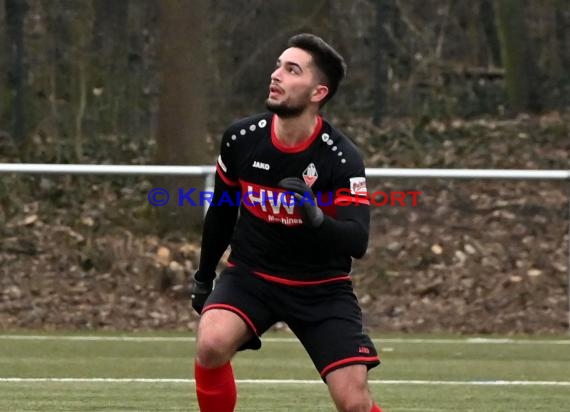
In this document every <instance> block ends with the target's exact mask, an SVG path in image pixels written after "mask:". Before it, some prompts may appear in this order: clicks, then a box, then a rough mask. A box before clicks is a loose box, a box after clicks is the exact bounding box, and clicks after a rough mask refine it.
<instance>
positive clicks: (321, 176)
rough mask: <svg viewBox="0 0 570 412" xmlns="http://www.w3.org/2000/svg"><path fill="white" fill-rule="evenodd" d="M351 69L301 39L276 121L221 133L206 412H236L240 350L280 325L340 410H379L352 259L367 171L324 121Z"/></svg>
mask: <svg viewBox="0 0 570 412" xmlns="http://www.w3.org/2000/svg"><path fill="white" fill-rule="evenodd" d="M345 69H346V66H345V62H344V59H343V58H342V56H341V55H340V54H339V53H338V52H337V51H335V50H334V49H333V48H332V47H331V46H330V45H328V44H327V43H326V42H325V41H323V40H322V39H321V38H319V37H317V36H314V35H312V34H298V35H296V36H293V37H292V38H291V39H289V42H288V48H287V49H286V50H284V51H283V53H282V54H281V55H280V56H279V58H278V59H277V64H276V67H275V70H274V71H273V73H272V74H271V82H270V84H269V91H268V92H269V96H268V98H267V101H266V106H267V109H268V110H269V112H267V113H263V114H258V115H254V116H252V117H248V118H246V119H242V120H239V121H237V122H236V123H234V124H233V125H231V126H230V127H229V128H228V129H227V130H226V131H225V133H224V134H223V137H222V142H221V151H220V155H219V157H218V160H217V166H216V168H217V173H216V182H215V189H214V195H213V200H212V206H211V207H210V208H209V209H208V212H207V215H206V218H205V222H204V229H203V237H202V251H201V256H200V265H199V268H198V271H197V272H196V274H195V276H194V286H193V289H192V306H193V308H194V309H195V310H196V311H197V312H198V313H201V318H200V322H199V325H198V334H197V341H196V359H195V371H194V373H195V378H196V392H197V397H198V403H199V406H200V411H202V412H230V411H233V410H234V408H235V405H236V398H237V396H236V384H235V380H234V375H233V371H232V367H231V364H230V361H231V359H232V357H233V356H234V355H235V354H236V352H237V351H240V350H244V349H259V348H260V347H261V340H260V337H261V335H262V334H263V333H264V332H265V331H267V330H268V329H269V328H270V327H271V326H272V325H273V324H275V323H276V322H278V321H282V322H285V323H286V324H287V325H288V326H289V328H290V329H291V330H292V331H293V332H294V333H295V335H296V336H297V337H298V339H299V340H300V342H301V343H302V344H303V346H304V348H305V349H306V351H307V353H308V354H309V356H310V357H311V359H312V361H313V363H314V365H315V367H316V369H317V370H318V372H319V373H320V375H321V377H322V379H323V381H324V382H325V383H326V384H327V386H328V389H329V392H330V395H331V397H332V399H333V401H334V403H335V405H336V407H337V409H338V410H339V411H343V412H378V411H380V408H379V407H378V406H377V405H376V404H375V403H374V402H373V400H372V397H371V394H370V392H369V389H368V383H367V376H368V370H369V369H371V368H373V367H375V366H377V365H378V364H379V363H380V361H379V359H378V355H377V352H376V349H375V347H374V345H373V343H372V341H371V340H370V338H369V337H368V336H367V335H366V334H365V333H364V332H363V326H362V313H361V310H360V307H359V305H358V301H357V299H356V297H355V295H354V292H353V287H352V282H351V278H350V276H349V273H350V269H351V262H352V258H360V257H362V256H363V255H364V253H365V252H366V248H367V245H368V232H369V225H370V210H369V202H368V199H367V198H366V197H365V196H363V195H365V194H366V181H365V170H364V163H363V160H362V157H361V155H360V154H359V152H358V150H357V148H356V147H355V146H354V145H353V144H352V142H351V141H350V140H349V139H348V138H347V137H345V136H344V135H343V134H342V133H341V132H340V131H339V130H337V129H336V128H334V127H333V126H332V125H331V124H330V123H329V122H328V121H326V120H325V119H323V118H322V117H321V116H320V115H319V110H320V108H321V107H322V106H323V105H324V104H325V103H326V102H327V101H329V100H330V99H331V98H332V97H333V96H334V94H335V92H336V90H337V88H338V85H339V83H340V81H341V80H342V78H343V77H344V75H345ZM236 194H238V198H241V205H236V204H235V203H236V202H235V201H234V199H236ZM238 210H239V218H238ZM230 243H231V254H230V256H229V259H228V266H227V268H226V269H224V270H223V271H222V273H221V274H220V276H219V278H218V279H217V280H216V285H215V288H214V287H213V281H214V279H215V277H216V272H215V270H216V266H217V264H218V262H219V260H220V258H221V256H222V255H223V253H224V251H225V250H226V248H227V246H228V245H229V244H230Z"/></svg>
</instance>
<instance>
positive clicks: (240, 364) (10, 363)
mask: <svg viewBox="0 0 570 412" xmlns="http://www.w3.org/2000/svg"><path fill="white" fill-rule="evenodd" d="M101 336H109V334H104V335H103V334H102V335H101ZM130 336H142V335H130ZM144 336H151V335H150V334H145V335H144ZM161 336H165V335H164V334H161ZM168 336H181V335H180V334H170V335H168ZM273 336H277V335H268V337H273ZM278 336H280V337H283V336H288V335H278ZM391 337H393V336H391ZM415 337H416V336H414V337H413V338H415ZM404 338H405V337H404ZM409 338H412V337H409ZM430 338H439V336H431V337H430ZM376 343H377V347H378V348H379V349H380V350H381V354H382V359H383V365H382V366H381V367H380V368H376V369H374V370H373V371H372V372H371V373H370V379H373V380H381V381H385V380H424V381H462V382H463V381H493V380H507V381H513V380H516V381H563V382H570V345H568V344H566V345H556V344H547V343H536V344H535V343H524V344H515V343H506V344H493V343H480V344H469V343H461V342H460V343H458V342H454V343H435V342H425V343H418V342H409V341H408V342H406V341H404V342H391V341H386V342H384V341H382V340H380V341H376ZM193 352H194V343H193V342H182V341H162V342H149V341H144V342H130V341H125V342H108V341H64V340H45V341H37V340H11V339H2V338H1V336H0V378H16V377H20V378H47V377H52V378H156V379H166V378H179V379H190V378H192V369H193V363H192V355H193ZM234 369H235V372H236V377H237V378H238V379H310V380H316V381H318V379H319V376H318V374H317V373H316V371H315V370H314V369H313V367H312V364H311V361H310V359H309V358H308V357H307V355H306V354H305V353H304V351H303V349H302V347H301V346H300V345H299V344H298V343H291V342H266V343H264V346H263V348H262V349H261V350H260V351H257V352H253V351H248V352H244V353H240V354H239V355H238V356H237V357H236V359H235V361H234ZM238 387H239V402H238V409H237V410H238V411H283V412H285V411H287V412H291V410H294V411H295V412H303V411H307V412H309V411H334V408H333V407H332V403H331V401H330V400H329V397H328V392H327V389H326V386H325V385H324V384H321V383H317V384H306V383H294V384H271V383H240V384H239V385H238ZM371 390H372V392H373V394H374V395H375V398H376V399H377V400H378V401H379V403H380V404H381V405H382V407H383V409H384V410H385V412H390V411H478V412H480V411H486V412H487V411H501V412H502V411H504V412H511V411H512V412H514V411H517V412H518V411H549V412H558V411H560V412H562V411H564V412H566V411H567V410H569V409H568V408H569V407H568V405H570V386H547V385H545V386H524V387H521V386H474V385H467V384H466V385H439V384H438V385H433V384H432V385H429V384H412V383H406V382H402V383H397V384H393V383H392V384H389V383H383V382H380V383H374V384H372V385H371ZM103 410H104V411H183V410H184V411H197V407H196V400H195V395H194V385H193V384H192V383H188V382H183V383H164V382H149V383H134V382H118V383H117V382H96V383H93V382H73V381H71V382H5V381H1V380H0V411H2V412H3V411H103Z"/></svg>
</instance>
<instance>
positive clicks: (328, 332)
mask: <svg viewBox="0 0 570 412" xmlns="http://www.w3.org/2000/svg"><path fill="white" fill-rule="evenodd" d="M210 309H225V310H229V311H232V312H234V313H236V314H237V315H238V316H240V317H241V318H242V319H243V320H244V322H245V323H246V324H247V325H248V326H249V328H250V329H251V330H252V331H253V332H254V337H253V338H252V339H251V340H250V341H249V342H247V343H246V344H245V345H243V346H242V347H241V348H240V350H244V349H259V348H260V347H261V340H260V339H259V337H261V335H262V334H263V333H264V332H266V331H267V330H268V329H269V328H270V327H271V326H272V325H273V324H275V323H276V322H280V321H281V322H285V323H286V324H287V325H288V326H289V328H290V329H291V330H292V331H293V333H295V335H296V336H297V338H298V339H299V341H300V342H301V344H302V345H303V346H304V347H305V349H306V351H307V353H308V354H309V356H310V357H311V359H312V361H313V363H314V364H315V367H316V368H317V370H318V371H319V373H320V375H321V377H322V378H323V380H324V379H325V377H326V375H327V374H328V373H329V372H332V371H333V370H335V369H338V368H341V367H343V366H347V365H353V364H363V365H366V366H367V367H368V369H371V368H373V367H375V366H378V365H379V364H380V360H379V358H378V354H377V352H376V348H375V347H374V344H373V343H372V341H371V340H370V337H369V336H368V335H367V334H366V333H365V332H364V330H363V326H362V312H361V310H360V307H359V306H358V301H357V299H356V296H355V295H354V292H353V289H352V282H351V281H350V280H341V281H336V282H331V283H325V284H319V285H311V286H289V285H283V284H280V283H276V282H272V281H268V280H266V279H263V278H261V277H259V276H258V275H256V274H254V273H252V272H250V271H248V270H246V269H244V268H240V267H238V266H234V267H229V268H226V269H225V270H224V271H223V272H222V273H221V274H220V277H219V278H218V280H217V281H216V286H215V288H214V291H213V292H212V294H211V295H210V297H209V298H208V300H207V301H206V305H205V307H204V311H203V312H205V311H207V310H210Z"/></svg>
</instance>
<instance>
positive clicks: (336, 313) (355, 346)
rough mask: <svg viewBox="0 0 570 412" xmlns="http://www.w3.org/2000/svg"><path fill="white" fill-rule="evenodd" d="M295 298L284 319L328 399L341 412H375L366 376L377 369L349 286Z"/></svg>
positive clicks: (333, 286)
mask: <svg viewBox="0 0 570 412" xmlns="http://www.w3.org/2000/svg"><path fill="white" fill-rule="evenodd" d="M303 289H305V290H299V291H295V292H292V293H294V295H295V298H294V299H290V300H291V301H294V302H295V303H294V306H295V307H293V308H289V312H290V313H293V314H294V315H292V316H290V317H289V318H288V319H286V322H287V323H288V325H289V327H290V328H291V329H292V330H293V332H294V333H295V334H296V335H297V337H298V338H299V340H300V341H301V343H302V344H303V346H304V347H305V349H306V350H307V353H308V354H309V356H310V357H311V359H312V361H313V363H314V364H315V367H316V368H317V370H318V371H319V373H320V375H321V377H322V379H323V381H325V382H326V383H327V385H328V387H329V391H330V394H331V397H332V398H333V400H334V402H335V405H336V406H337V408H338V410H339V411H342V412H353V411H357V412H361V411H362V412H377V411H380V408H379V407H378V406H375V405H374V403H373V400H372V396H371V394H370V391H369V389H368V383H367V379H368V370H369V369H371V368H373V367H375V366H377V365H378V364H379V363H380V360H379V359H378V355H377V352H376V348H375V347H374V344H373V343H372V341H371V340H370V337H369V336H368V335H367V334H366V333H365V332H364V331H363V326H362V312H361V310H360V307H359V306H358V301H357V299H356V296H355V295H354V292H353V291H352V286H351V284H350V282H346V283H344V282H343V283H339V284H330V285H326V286H319V287H316V288H313V287H311V288H303Z"/></svg>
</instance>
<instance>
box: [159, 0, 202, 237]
mask: <svg viewBox="0 0 570 412" xmlns="http://www.w3.org/2000/svg"><path fill="white" fill-rule="evenodd" d="M207 6H208V4H207V1H206V0H192V1H190V0H170V1H161V2H160V61H161V65H160V70H161V82H160V98H159V119H158V135H157V145H158V147H157V149H158V150H157V162H158V164H165V165H200V164H206V163H211V162H210V160H211V159H210V157H209V156H208V145H207V142H206V132H207V130H206V125H207V115H208V113H207V110H206V108H207V107H208V93H207V88H206V84H205V78H206V74H207V72H208V67H207V57H206V53H205V50H206V46H205V42H206V41H207V38H206V36H205V32H206V30H205V29H206V26H205V23H206V22H207V21H208V19H207ZM157 180H158V181H159V182H161V187H164V188H167V189H169V192H170V193H171V194H172V199H171V202H170V204H169V207H167V208H160V209H161V210H160V214H159V215H160V224H161V227H162V229H165V230H168V229H180V228H187V229H192V228H194V227H195V226H197V225H200V224H201V223H202V209H201V208H200V207H189V205H188V204H187V203H186V204H185V205H184V206H185V207H178V206H177V200H178V199H176V197H177V196H176V195H177V189H178V188H183V189H185V190H188V189H190V188H196V189H197V190H196V191H197V192H198V191H200V190H203V182H204V179H203V178H186V177H184V178H178V177H165V178H161V179H157ZM193 199H194V201H195V202H196V204H199V200H198V199H197V198H196V197H193ZM163 212H164V213H163Z"/></svg>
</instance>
